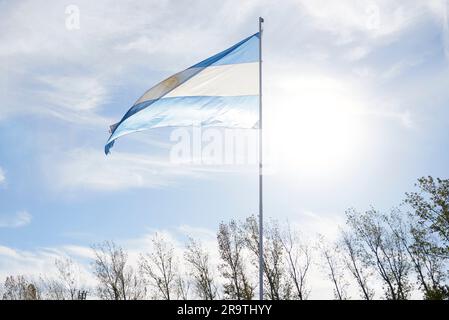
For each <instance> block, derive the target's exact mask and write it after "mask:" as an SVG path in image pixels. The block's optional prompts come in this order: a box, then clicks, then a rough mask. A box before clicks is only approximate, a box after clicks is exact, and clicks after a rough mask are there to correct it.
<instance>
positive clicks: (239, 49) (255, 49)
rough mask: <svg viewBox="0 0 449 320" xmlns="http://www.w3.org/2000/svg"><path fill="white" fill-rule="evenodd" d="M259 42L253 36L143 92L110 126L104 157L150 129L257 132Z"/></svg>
mask: <svg viewBox="0 0 449 320" xmlns="http://www.w3.org/2000/svg"><path fill="white" fill-rule="evenodd" d="M259 41H260V35H259V33H256V34H254V35H252V36H250V37H248V38H246V39H244V40H242V41H240V42H239V43H237V44H235V45H233V46H232V47H230V48H228V49H226V50H224V51H222V52H220V53H218V54H216V55H214V56H212V57H210V58H208V59H206V60H204V61H201V62H200V63H197V64H195V65H194V66H192V67H190V68H188V69H186V70H184V71H181V72H179V73H177V74H175V75H173V76H171V77H169V78H167V79H165V80H164V81H162V82H160V83H158V84H157V85H155V86H154V87H152V88H151V89H149V90H148V91H147V92H145V94H144V95H143V96H142V97H141V98H140V99H139V100H137V101H136V103H135V104H134V105H133V106H132V107H131V109H129V110H128V112H126V114H125V115H124V116H123V118H122V119H121V120H120V122H118V123H116V124H114V125H112V126H111V136H110V137H109V139H108V141H107V144H106V146H105V153H106V154H108V153H109V151H110V149H111V148H112V146H113V145H114V141H115V140H116V139H117V138H119V137H121V136H124V135H126V134H128V133H132V132H137V131H143V130H148V129H151V128H160V127H169V126H192V125H193V126H203V127H207V126H220V127H228V128H257V127H258V108H259Z"/></svg>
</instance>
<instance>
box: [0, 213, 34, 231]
mask: <svg viewBox="0 0 449 320" xmlns="http://www.w3.org/2000/svg"><path fill="white" fill-rule="evenodd" d="M31 219H32V216H31V214H29V213H28V212H26V211H19V212H17V213H15V214H13V215H0V228H20V227H24V226H26V225H28V224H30V223H31Z"/></svg>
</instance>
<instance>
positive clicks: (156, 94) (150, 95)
mask: <svg viewBox="0 0 449 320" xmlns="http://www.w3.org/2000/svg"><path fill="white" fill-rule="evenodd" d="M203 69H204V68H203V67H198V68H189V69H186V70H184V71H181V72H178V73H177V74H174V75H172V76H171V77H169V78H167V79H165V80H164V81H162V82H160V83H158V84H157V85H155V86H154V87H152V88H151V89H149V90H148V91H147V92H145V93H144V94H143V96H142V97H140V99H139V100H137V101H136V103H135V104H134V105H137V104H139V103H142V102H144V101H148V100H156V99H159V98H160V97H162V96H164V95H165V94H167V93H168V92H170V91H171V90H173V89H175V88H176V87H177V86H179V85H180V84H182V83H183V82H184V81H186V80H187V79H189V78H190V77H192V76H194V75H195V74H197V73H198V72H200V71H201V70H203Z"/></svg>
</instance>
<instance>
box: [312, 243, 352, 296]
mask: <svg viewBox="0 0 449 320" xmlns="http://www.w3.org/2000/svg"><path fill="white" fill-rule="evenodd" d="M317 246H318V250H319V252H320V253H321V256H322V258H323V263H322V267H323V268H324V270H326V272H327V276H328V278H329V280H330V281H331V282H332V285H333V287H334V297H335V299H338V300H347V299H348V298H349V297H348V295H347V291H346V289H347V287H348V286H349V283H348V281H347V279H346V276H345V273H344V267H343V265H342V262H341V259H340V257H341V253H340V250H339V248H338V246H336V245H334V246H330V245H329V244H327V242H326V241H325V239H324V237H323V236H321V235H320V236H319V238H318V245H317Z"/></svg>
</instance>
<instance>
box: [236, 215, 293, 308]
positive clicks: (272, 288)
mask: <svg viewBox="0 0 449 320" xmlns="http://www.w3.org/2000/svg"><path fill="white" fill-rule="evenodd" d="M243 227H244V230H245V240H246V241H245V242H246V246H247V248H248V249H249V250H250V251H251V252H252V253H253V254H254V257H255V258H256V259H254V260H253V263H254V264H255V266H256V267H257V268H258V263H259V223H258V221H257V219H256V217H255V216H254V215H253V216H250V217H248V218H247V219H246V221H245V223H244V225H243ZM283 251H284V248H283V246H282V241H281V236H280V231H279V227H278V224H277V222H276V221H273V220H272V221H269V222H266V223H265V225H264V251H263V257H264V259H263V267H264V268H263V269H264V276H265V277H264V282H265V283H264V286H266V290H264V291H265V295H266V298H267V299H270V300H282V299H284V300H288V299H290V297H291V291H292V285H291V283H290V282H289V281H288V279H287V277H286V273H287V272H286V270H285V265H284V261H283V254H284V252H283Z"/></svg>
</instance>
